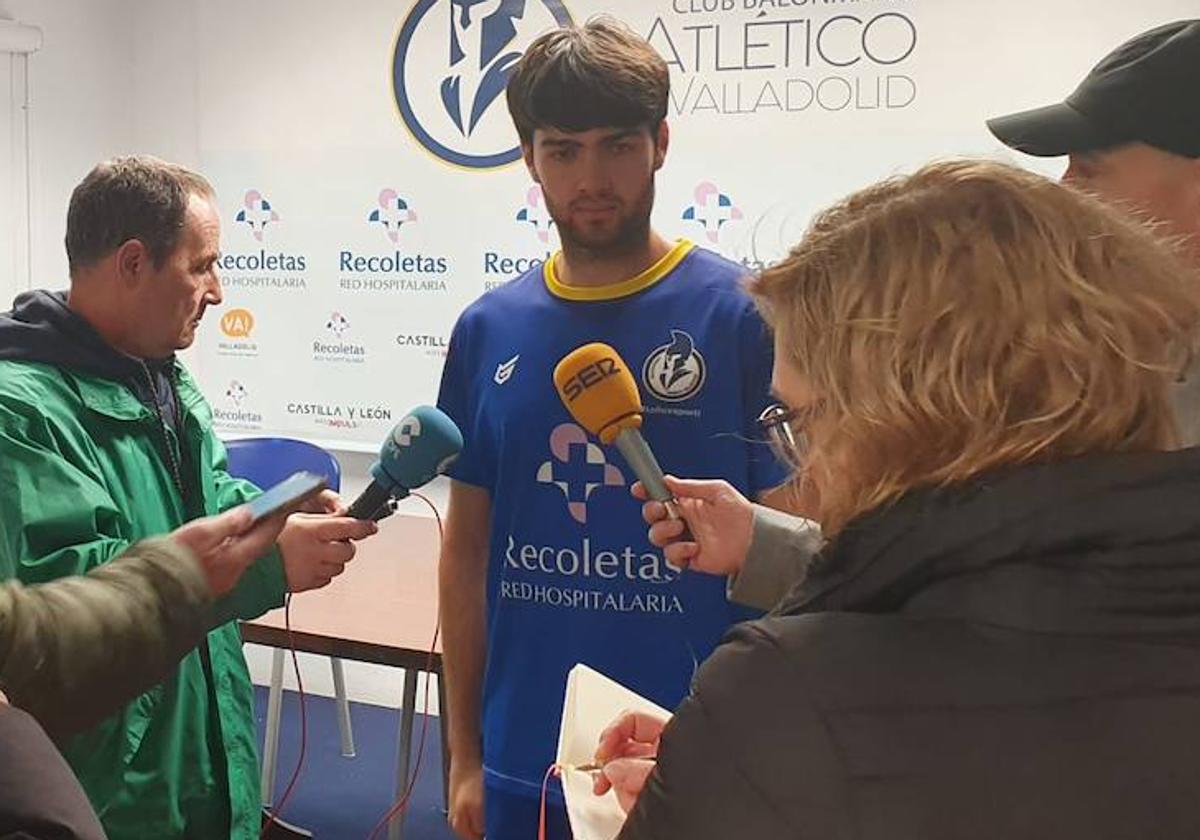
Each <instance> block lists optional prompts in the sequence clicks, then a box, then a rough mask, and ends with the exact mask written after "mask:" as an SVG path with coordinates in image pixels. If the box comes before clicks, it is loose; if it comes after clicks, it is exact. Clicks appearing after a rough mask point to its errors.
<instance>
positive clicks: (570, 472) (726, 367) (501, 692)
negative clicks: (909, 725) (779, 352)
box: [439, 242, 787, 796]
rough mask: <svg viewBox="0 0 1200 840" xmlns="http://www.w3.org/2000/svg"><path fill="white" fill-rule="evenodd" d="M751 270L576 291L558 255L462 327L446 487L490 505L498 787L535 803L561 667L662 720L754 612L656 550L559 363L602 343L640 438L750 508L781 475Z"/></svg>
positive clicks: (454, 354)
mask: <svg viewBox="0 0 1200 840" xmlns="http://www.w3.org/2000/svg"><path fill="white" fill-rule="evenodd" d="M744 276H745V271H744V270H743V269H742V268H741V267H740V266H738V265H736V264H734V263H732V262H729V261H728V260H725V259H724V258H722V257H720V256H718V255H716V254H714V253H712V252H709V251H705V250H703V249H700V248H695V247H693V246H692V245H691V243H688V242H680V243H678V244H677V245H676V246H675V247H674V248H673V249H672V250H671V252H670V253H669V254H667V256H665V257H664V258H663V259H662V260H660V261H659V262H658V263H657V264H656V265H654V266H652V267H651V268H650V269H648V270H647V271H646V272H644V273H643V274H641V275H639V276H638V277H635V278H632V279H630V280H628V281H625V282H623V283H621V284H619V285H616V286H609V287H605V288H602V289H583V288H579V287H565V286H563V285H562V284H561V283H559V282H558V281H557V279H556V277H555V276H554V270H553V260H551V261H548V262H547V263H546V264H545V266H544V267H538V268H535V269H534V270H532V271H529V272H527V273H525V274H523V275H522V276H520V277H518V278H516V279H515V280H513V281H511V282H510V283H507V284H506V285H504V286H501V287H499V288H497V289H494V290H492V291H490V292H488V293H487V294H485V295H484V296H483V297H481V298H480V299H479V300H477V301H476V302H475V303H474V304H472V305H471V306H470V307H469V308H468V309H467V310H466V311H465V312H464V313H463V314H462V316H461V317H460V318H459V320H458V323H457V324H456V326H455V328H454V333H453V335H452V336H451V339H450V349H449V354H448V356H447V359H446V365H445V369H444V371H443V375H442V386H441V394H440V397H439V405H440V407H441V408H442V410H444V411H445V412H446V413H447V414H449V415H450V416H451V417H452V418H453V419H454V421H455V422H456V423H458V425H459V427H460V428H461V429H462V432H463V436H464V438H465V441H466V443H465V447H464V449H463V452H462V455H461V456H460V457H459V459H458V460H457V461H456V462H455V464H454V465H453V467H452V468H451V470H450V475H451V477H452V478H454V479H457V480H459V481H463V482H466V483H468V484H472V485H477V486H479V487H483V488H486V489H487V490H488V491H490V493H491V503H492V523H491V534H490V562H489V567H488V581H487V596H488V615H487V645H488V658H487V671H486V674H485V678H484V713H483V733H484V750H483V754H484V771H485V778H486V781H487V784H488V786H489V787H499V788H502V789H505V790H507V791H509V792H512V793H518V794H522V795H526V796H537V795H538V793H539V791H540V786H541V780H542V776H543V774H544V773H545V771H546V768H547V766H548V765H549V764H550V763H551V762H552V761H553V759H554V753H555V747H556V744H557V740H558V728H559V719H560V716H561V710H562V700H563V692H564V689H565V686H566V675H567V672H568V671H569V670H570V669H571V667H572V666H574V665H575V664H576V663H579V662H584V663H587V664H588V665H590V666H591V667H592V668H595V669H596V670H598V671H600V672H601V673H604V674H607V675H608V676H610V677H612V678H613V679H615V680H617V681H618V682H621V683H623V684H624V685H626V686H628V687H630V688H631V689H633V690H634V691H637V692H638V693H640V694H642V695H644V696H646V697H648V698H650V699H651V700H653V701H655V702H656V703H658V704H660V705H662V706H663V707H665V708H668V709H671V708H674V707H675V705H676V704H677V703H678V702H679V701H680V700H681V699H682V698H683V696H684V695H685V694H686V693H687V689H688V685H689V683H690V680H691V677H692V675H693V673H694V670H695V668H696V665H697V663H698V662H699V661H703V659H704V658H705V657H706V656H708V654H709V653H710V652H711V651H712V649H713V648H714V647H715V646H716V644H717V643H718V642H719V641H720V639H721V636H722V634H723V633H724V632H725V630H726V629H727V628H728V627H729V626H730V625H731V624H732V623H734V622H737V621H741V620H744V619H746V618H749V617H751V616H752V614H751V613H750V612H748V611H746V610H744V609H742V608H740V607H737V606H736V605H734V604H731V603H730V602H729V601H728V600H727V599H726V594H725V580H724V579H723V578H717V577H713V576H710V575H705V574H699V573H689V572H685V573H683V574H680V573H679V572H678V571H677V570H675V569H673V568H671V567H670V566H668V565H667V563H666V562H665V560H664V559H663V557H662V554H661V553H660V552H659V551H658V550H657V549H655V548H654V547H653V546H652V545H651V544H650V543H649V541H648V539H647V536H646V526H645V523H644V522H643V521H642V517H641V512H640V504H639V503H638V502H637V500H636V499H634V498H633V497H632V496H631V495H630V492H629V485H630V484H631V483H632V482H633V481H634V476H633V474H632V471H631V470H630V469H629V467H628V466H627V465H626V463H625V462H624V460H623V459H622V458H621V456H620V454H619V453H618V452H617V451H616V449H614V448H608V447H603V446H602V445H601V444H600V442H599V441H598V440H597V439H595V438H592V437H590V436H589V435H588V434H587V433H586V432H584V430H583V429H582V428H581V427H579V426H578V425H576V424H575V423H574V422H573V420H572V419H571V416H570V414H569V413H568V412H567V410H566V408H565V407H564V406H563V404H562V402H561V401H560V399H559V397H558V394H557V393H556V391H555V388H554V382H553V371H554V366H555V365H556V364H557V363H558V361H559V360H560V359H561V358H562V357H563V356H565V355H566V354H567V353H569V352H571V351H572V350H574V349H575V348H576V347H578V346H579V345H581V344H585V343H587V342H591V341H603V342H606V343H608V344H610V345H612V346H613V347H614V348H616V350H617V352H618V353H620V354H621V357H622V358H623V359H624V360H625V362H626V364H627V365H628V366H629V368H630V370H631V371H633V372H634V373H635V374H636V375H637V376H638V385H639V388H640V390H641V394H642V402H643V405H644V424H643V427H642V432H643V434H644V435H645V438H646V440H647V441H648V443H649V444H650V447H651V448H652V449H653V451H654V453H655V454H656V456H657V457H658V460H659V463H660V464H661V465H662V467H663V469H664V471H666V472H668V473H672V474H675V475H679V476H683V477H690V478H716V477H720V478H724V479H726V480H727V481H729V482H730V483H732V484H733V485H735V486H736V487H737V488H738V489H739V490H740V491H741V492H743V493H744V494H746V495H747V496H750V497H751V498H753V497H754V495H755V494H757V493H759V492H761V491H763V490H766V489H770V488H772V487H775V486H778V485H779V484H781V483H782V482H783V481H784V480H785V479H786V477H787V473H786V471H785V470H784V468H783V467H782V465H780V464H779V463H778V462H777V461H776V460H775V459H774V458H773V456H772V455H771V453H770V450H769V448H768V447H767V445H766V444H765V443H764V442H762V436H761V434H760V433H759V431H758V428H757V423H756V420H757V417H758V414H759V412H760V411H761V410H762V409H763V408H764V407H765V405H766V404H767V402H768V401H769V398H768V391H769V385H770V378H771V343H770V338H769V335H768V333H767V331H766V329H765V327H764V325H763V323H762V321H761V319H760V318H759V316H758V314H757V312H756V311H755V309H754V306H753V303H752V302H751V301H750V299H749V297H748V296H747V295H746V293H745V292H744V290H743V289H742V288H741V282H742V280H743V278H744Z"/></svg>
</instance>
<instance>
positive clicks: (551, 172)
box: [524, 122, 669, 256]
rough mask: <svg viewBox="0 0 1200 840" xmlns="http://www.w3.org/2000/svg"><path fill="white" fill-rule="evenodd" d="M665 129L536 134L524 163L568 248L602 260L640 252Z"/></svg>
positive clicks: (662, 156) (664, 150) (646, 232)
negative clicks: (580, 249) (542, 195)
mask: <svg viewBox="0 0 1200 840" xmlns="http://www.w3.org/2000/svg"><path fill="white" fill-rule="evenodd" d="M668 140H669V131H668V129H667V124H666V123H665V122H664V123H662V124H660V125H659V127H658V128H657V129H656V130H654V131H653V132H652V131H651V130H650V129H648V128H646V127H639V128H593V129H589V130H588V131H576V132H572V131H559V130H557V129H554V128H538V129H537V130H535V131H534V135H533V143H532V144H531V145H528V146H526V147H525V148H524V153H525V163H526V165H527V166H528V167H529V172H530V174H531V175H532V176H533V179H534V180H535V181H537V183H539V184H540V185H541V187H542V193H543V194H544V195H545V197H546V209H547V211H548V212H549V213H550V217H551V218H552V219H554V222H555V224H557V225H558V231H559V236H560V237H561V238H562V241H563V245H564V247H568V248H569V247H572V246H574V247H577V248H583V249H587V250H589V251H592V252H595V253H597V254H598V255H601V256H602V255H605V254H617V253H624V252H626V251H629V250H633V249H635V248H637V247H640V246H641V245H642V244H644V243H645V241H646V240H647V238H648V237H649V235H650V211H651V209H652V208H653V206H654V173H655V172H657V171H658V170H659V168H660V167H661V166H662V164H663V160H665V158H666V154H667V143H668Z"/></svg>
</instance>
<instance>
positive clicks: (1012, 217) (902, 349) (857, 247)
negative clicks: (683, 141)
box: [751, 161, 1200, 534]
mask: <svg viewBox="0 0 1200 840" xmlns="http://www.w3.org/2000/svg"><path fill="white" fill-rule="evenodd" d="M1198 285H1200V278H1198V277H1196V276H1195V275H1194V274H1193V273H1192V272H1191V271H1190V270H1189V269H1188V268H1187V267H1186V266H1185V265H1184V264H1183V262H1182V261H1181V260H1180V259H1179V258H1178V257H1176V256H1175V253H1174V251H1173V249H1172V248H1170V247H1167V246H1166V244H1165V243H1164V242H1162V241H1160V240H1159V239H1157V238H1156V236H1155V235H1154V233H1153V232H1152V231H1150V230H1149V229H1147V228H1146V227H1144V226H1142V225H1140V224H1138V223H1137V222H1136V221H1134V220H1132V219H1130V218H1126V217H1124V216H1122V215H1121V214H1119V213H1118V212H1117V211H1115V210H1113V209H1111V208H1109V207H1106V206H1105V205H1103V204H1101V203H1100V202H1099V201H1098V200H1096V199H1094V198H1091V197H1089V196H1086V195H1084V194H1082V193H1080V192H1077V191H1076V190H1074V189H1072V188H1070V187H1067V186H1064V185H1061V184H1058V183H1055V182H1053V181H1050V180H1047V179H1045V178H1043V177H1041V176H1038V175H1034V174H1032V173H1029V172H1025V171H1023V170H1020V169H1016V168H1013V167H1010V166H1006V165H1002V164H998V163H991V162H984V161H954V162H940V163H935V164H931V165H928V166H926V167H924V168H923V169H921V170H920V171H919V172H917V173H916V174H914V175H911V176H906V177H897V178H893V179H890V180H887V181H884V182H882V183H880V184H877V185H875V186H872V187H869V188H867V189H865V190H862V191H861V192H858V193H855V194H854V195H852V196H850V197H849V198H847V199H845V200H844V201H842V202H840V203H839V204H837V205H835V206H834V207H832V208H830V209H828V210H826V211H825V212H823V213H821V214H820V215H818V216H817V218H816V219H815V221H814V222H813V224H812V226H811V227H810V229H809V231H808V233H807V234H806V235H805V237H804V239H803V241H801V242H800V244H799V245H797V246H796V247H795V248H794V249H793V250H792V251H791V253H790V254H789V255H788V257H787V258H786V259H785V260H783V261H782V262H781V263H779V264H778V265H775V266H773V267H772V268H769V269H767V270H765V271H764V272H762V274H761V275H760V276H759V277H758V278H756V279H755V280H754V281H753V282H752V284H751V290H752V293H753V294H754V296H755V298H756V300H757V301H758V303H759V305H760V308H761V309H762V310H763V312H764V314H765V316H766V318H767V319H768V321H769V322H770V323H771V324H772V326H773V327H774V328H775V330H776V333H777V347H778V348H779V353H780V357H779V358H777V360H776V363H777V364H789V365H792V366H793V367H794V368H795V370H796V371H797V372H798V373H799V374H801V376H802V377H803V379H804V381H805V382H806V383H807V384H808V385H809V386H811V389H812V392H813V394H814V395H815V397H816V399H817V400H818V405H819V406H820V410H819V411H816V412H811V413H810V414H811V421H810V423H809V425H808V426H807V427H806V428H805V429H803V430H802V431H803V432H804V433H805V435H806V436H807V439H808V444H809V449H808V455H807V457H806V458H805V463H804V464H803V470H804V473H805V476H806V478H807V479H808V480H809V481H810V482H811V483H812V485H813V487H814V488H815V490H816V495H817V496H818V497H819V514H818V515H819V517H820V519H821V523H822V526H823V527H824V528H825V530H826V532H827V533H831V534H832V533H836V532H837V531H839V530H840V529H841V528H842V526H843V525H844V524H845V523H846V522H847V521H849V520H850V519H852V518H854V517H855V516H857V515H859V514H861V513H863V512H865V511H867V510H869V509H871V508H874V507H876V506H878V505H880V504H882V503H885V502H888V501H890V500H893V499H895V498H896V497H898V496H900V495H902V494H903V493H905V492H907V491H908V490H910V489H912V488H915V487H919V486H929V485H944V484H948V483H952V482H958V481H963V480H964V479H968V478H970V477H972V476H974V475H976V474H978V473H981V472H983V471H986V470H989V469H992V468H996V467H1001V466H1004V465H1015V464H1022V463H1029V462H1035V461H1055V460H1060V459H1064V458H1070V457H1072V456H1076V455H1083V454H1085V453H1089V452H1104V451H1120V450H1155V449H1166V448H1170V447H1171V446H1172V445H1173V444H1174V442H1175V421H1174V415H1173V412H1172V409H1171V400H1170V387H1171V384H1172V382H1174V381H1175V380H1176V379H1177V378H1178V376H1179V374H1180V372H1181V371H1182V370H1183V368H1184V366H1185V365H1186V364H1187V361H1188V359H1189V358H1190V353H1191V347H1192V343H1193V336H1194V333H1195V331H1196V328H1197V324H1198V322H1200V289H1198V288H1197V287H1198Z"/></svg>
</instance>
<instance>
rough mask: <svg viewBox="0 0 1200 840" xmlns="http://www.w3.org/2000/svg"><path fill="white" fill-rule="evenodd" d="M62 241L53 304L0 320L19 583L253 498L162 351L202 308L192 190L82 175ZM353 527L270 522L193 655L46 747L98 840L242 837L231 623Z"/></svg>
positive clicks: (237, 678)
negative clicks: (101, 837)
mask: <svg viewBox="0 0 1200 840" xmlns="http://www.w3.org/2000/svg"><path fill="white" fill-rule="evenodd" d="M66 246H67V257H68V261H69V265H70V272H71V287H70V292H69V293H68V294H66V295H62V294H50V293H47V292H32V293H29V294H26V295H22V296H21V297H19V298H18V299H17V301H16V303H15V305H14V309H13V311H12V312H11V313H9V314H7V315H6V316H0V564H3V565H2V566H0V577H15V578H17V579H18V580H20V581H21V582H23V583H42V582H46V581H49V580H54V579H56V578H61V577H65V576H68V575H75V574H82V573H85V572H87V571H88V570H89V569H92V568H94V567H96V566H99V565H101V564H103V563H105V562H107V561H109V560H110V559H112V558H113V557H114V556H116V555H117V554H119V553H120V552H121V551H123V550H124V549H125V548H127V547H128V546H129V545H130V544H132V543H133V542H135V541H137V540H139V539H142V538H144V537H147V536H151V535H154V534H162V533H165V532H168V531H171V530H173V529H175V528H177V527H178V526H180V525H181V524H183V523H185V522H187V521H189V520H191V519H195V518H197V517H201V516H206V515H211V514H215V513H219V512H221V511H223V510H228V509H229V508H232V507H235V506H237V505H239V504H241V503H243V502H245V501H247V500H248V499H250V498H251V497H253V496H254V495H256V494H257V493H258V490H257V488H255V487H254V486H253V485H251V484H249V483H247V482H245V481H239V480H236V479H234V478H232V477H231V476H230V475H229V474H228V472H227V471H226V468H225V452H224V448H223V447H222V446H221V443H220V441H219V440H218V439H217V438H216V436H215V435H214V434H213V431H212V413H211V410H210V409H209V407H208V405H207V403H206V402H205V401H204V398H203V397H202V396H201V395H200V392H199V391H198V390H197V388H196V385H195V383H194V382H193V381H192V379H191V377H190V376H189V375H188V373H187V371H186V370H185V369H184V368H183V365H182V364H180V362H179V361H178V360H177V359H176V358H175V352H176V351H177V350H180V349H183V348H185V347H187V346H189V345H190V344H191V343H192V342H193V340H194V338H195V332H196V328H197V326H198V325H199V323H200V319H201V318H202V316H203V314H204V312H205V310H206V309H207V307H209V306H213V305H217V304H219V303H220V302H221V287H220V282H219V280H218V278H217V274H216V261H217V257H218V255H219V248H220V217H219V215H218V213H217V210H216V207H215V206H214V197H213V192H212V188H211V187H210V186H209V184H208V183H207V181H205V180H204V179H203V178H202V177H201V176H199V175H197V174H195V173H193V172H190V171H188V170H186V169H184V168H182V167H179V166H174V165H172V164H167V163H164V162H162V161H157V160H154V159H152V158H139V157H134V158H118V159H114V160H112V161H108V162H106V163H103V164H100V165H99V166H97V167H96V168H95V169H93V170H92V171H91V172H90V173H89V174H88V175H87V177H86V178H85V179H84V180H83V182H81V183H80V184H79V186H78V187H76V189H75V191H74V193H73V194H72V196H71V204H70V209H69V211H68V216H67V236H66ZM373 532H374V528H373V526H372V525H371V524H370V523H362V522H358V521H356V520H353V519H349V518H345V517H341V516H329V515H323V516H317V515H305V514H296V515H293V516H291V517H289V519H288V523H287V525H286V526H285V527H284V529H283V532H282V533H281V535H280V537H279V540H278V542H277V548H276V549H275V550H272V551H271V552H270V553H268V554H267V555H265V556H264V557H262V558H261V559H260V560H258V561H257V562H256V563H255V564H254V565H253V566H251V567H250V568H249V569H248V570H247V571H246V572H245V574H244V575H243V576H242V579H241V581H240V582H239V583H238V585H237V586H236V587H235V588H234V589H233V590H232V591H230V592H229V593H228V594H227V595H226V596H224V597H223V598H222V599H220V600H219V601H218V602H217V603H216V604H215V605H214V608H213V620H212V626H213V627H214V628H215V629H213V630H212V631H211V632H209V633H208V635H207V637H206V638H205V639H204V640H203V641H202V642H201V644H200V645H198V646H197V647H196V648H195V649H193V650H192V651H190V652H189V653H187V655H186V656H184V657H183V659H182V661H181V662H180V664H179V666H178V667H177V668H175V669H174V671H173V672H171V673H170V674H169V675H168V676H167V678H166V679H165V680H164V681H163V682H161V683H160V684H158V685H156V686H154V687H153V688H152V689H150V690H149V691H148V692H146V693H145V694H142V695H141V696H140V697H138V698H137V699H136V700H134V701H133V702H132V703H131V704H129V705H128V706H126V707H124V708H123V709H122V710H121V711H119V712H118V713H117V714H115V715H113V716H111V717H109V718H107V719H106V720H104V721H103V722H102V723H100V724H99V725H98V726H96V727H95V728H93V729H91V730H89V731H87V732H85V733H83V734H81V735H79V736H76V737H74V738H72V739H71V740H70V741H69V742H67V743H66V744H65V745H64V748H63V753H64V755H65V756H66V758H67V761H68V762H69V763H70V765H71V767H72V769H73V770H74V771H75V773H76V775H77V776H78V777H79V779H80V781H81V783H82V784H83V787H84V790H85V791H86V792H87V794H88V798H89V799H90V800H91V802H92V805H93V806H94V807H95V809H96V812H97V813H98V814H99V816H100V819H101V822H102V824H103V825H104V829H105V831H106V832H107V833H108V835H109V837H110V838H112V840H123V838H130V840H133V838H137V840H142V839H143V838H150V837H154V838H182V837H196V838H219V837H233V838H239V839H240V838H252V837H257V836H258V834H259V826H260V816H259V815H260V812H261V797H260V793H259V788H258V773H257V757H256V750H255V732H254V710H253V695H252V693H251V687H250V678H249V673H248V672H247V669H246V663H245V660H244V659H243V657H242V652H241V639H240V636H239V633H238V629H237V626H236V625H235V624H234V623H233V620H234V619H238V618H252V617H255V616H257V615H260V614H261V613H263V612H265V611H266V610H269V609H271V608H273V607H276V606H279V605H280V604H282V602H283V597H284V593H285V592H286V591H289V590H290V591H292V592H300V591H304V590H307V589H313V588H317V587H319V586H323V585H325V584H327V583H328V582H329V580H330V579H331V578H332V577H333V576H335V575H336V574H338V573H340V572H341V570H342V568H343V567H344V565H345V563H346V562H348V561H349V560H350V558H351V557H352V556H353V553H354V547H353V545H352V543H351V541H352V540H357V539H363V538H365V537H367V536H369V535H370V534H371V533H373ZM96 644H98V645H103V644H105V641H104V640H103V639H97V640H96Z"/></svg>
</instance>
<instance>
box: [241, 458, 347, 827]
mask: <svg viewBox="0 0 1200 840" xmlns="http://www.w3.org/2000/svg"><path fill="white" fill-rule="evenodd" d="M225 449H226V451H227V452H228V453H229V474H230V475H232V476H235V477H237V478H244V479H246V480H248V481H251V482H253V483H254V484H256V485H258V486H259V487H261V488H263V489H266V488H268V487H271V486H272V485H274V484H278V483H279V482H280V481H283V480H284V479H285V478H287V477H288V476H290V475H291V474H292V473H294V472H297V471H299V470H307V471H309V472H313V473H316V474H317V475H323V476H325V479H326V481H328V482H329V487H330V489H332V490H334V491H336V490H338V489H339V488H340V487H341V480H342V469H341V466H340V465H339V464H338V462H337V459H336V458H334V457H333V455H332V454H331V453H329V452H327V451H326V450H324V449H322V448H321V447H319V446H317V445H315V444H312V443H309V442H308V441H304V440H295V439H292V438H274V437H263V438H241V439H239V440H230V441H226V442H225ZM283 664H284V652H283V649H282V648H275V652H274V656H273V658H272V661H271V690H270V694H269V699H268V701H267V726H266V737H265V741H264V744H263V764H262V795H263V804H265V805H267V806H270V805H271V803H272V800H273V798H274V791H275V771H276V766H277V764H276V761H277V757H278V751H279V718H280V707H281V705H282V702H283ZM330 664H331V665H332V668H333V692H334V696H335V698H336V700H337V710H338V730H339V731H340V733H341V736H342V755H344V756H346V757H347V758H353V757H354V731H353V730H352V729H351V726H350V702H349V700H348V699H347V698H346V676H345V672H344V671H343V669H342V660H340V659H338V658H336V657H330Z"/></svg>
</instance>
